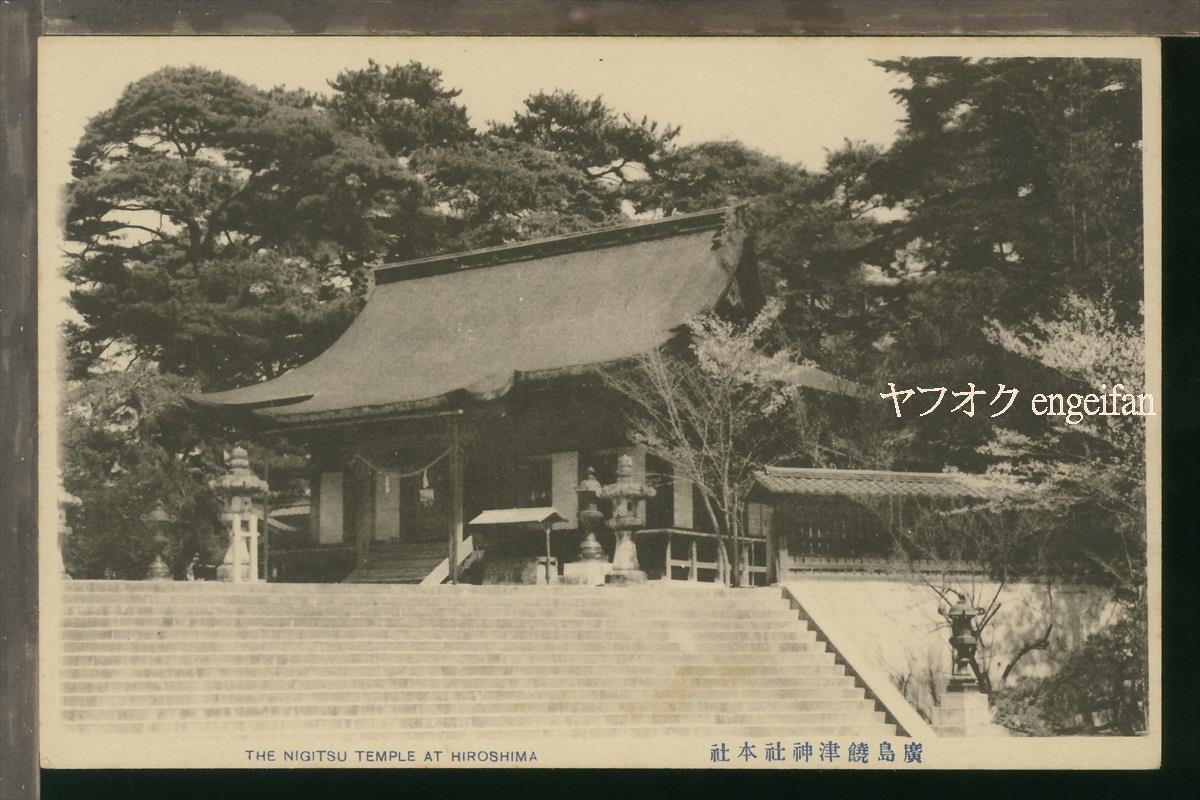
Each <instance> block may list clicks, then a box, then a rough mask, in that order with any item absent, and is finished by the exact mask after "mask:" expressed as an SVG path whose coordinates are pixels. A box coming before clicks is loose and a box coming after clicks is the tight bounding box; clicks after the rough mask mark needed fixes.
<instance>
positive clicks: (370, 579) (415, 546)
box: [345, 542, 446, 583]
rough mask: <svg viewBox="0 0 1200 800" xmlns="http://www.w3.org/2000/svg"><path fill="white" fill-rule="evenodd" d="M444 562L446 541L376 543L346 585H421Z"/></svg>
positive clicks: (349, 577)
mask: <svg viewBox="0 0 1200 800" xmlns="http://www.w3.org/2000/svg"><path fill="white" fill-rule="evenodd" d="M445 560H446V543H445V542H413V543H406V544H395V543H388V544H379V543H375V544H374V545H373V546H372V549H371V552H370V553H369V554H368V555H367V557H366V558H365V559H364V560H363V562H362V563H361V564H359V565H358V566H357V567H356V568H355V569H354V571H353V572H351V573H350V575H349V576H347V578H346V581H345V582H346V583H420V582H421V581H423V580H425V579H426V578H427V577H428V576H429V574H430V573H431V572H433V571H434V570H435V569H436V568H437V567H438V565H440V564H441V563H442V562H443V561H445Z"/></svg>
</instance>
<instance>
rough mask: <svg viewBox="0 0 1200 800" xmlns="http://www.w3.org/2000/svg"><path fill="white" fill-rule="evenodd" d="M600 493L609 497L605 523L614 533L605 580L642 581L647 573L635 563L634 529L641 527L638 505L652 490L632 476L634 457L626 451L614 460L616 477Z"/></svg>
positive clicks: (615, 581) (649, 495)
mask: <svg viewBox="0 0 1200 800" xmlns="http://www.w3.org/2000/svg"><path fill="white" fill-rule="evenodd" d="M600 496H601V497H606V498H608V499H609V500H612V505H613V513H612V519H611V520H609V522H608V525H609V527H610V528H612V529H613V532H614V533H615V534H616V536H617V544H616V547H615V548H614V549H613V560H612V571H611V572H609V574H608V575H607V577H605V579H604V580H605V582H606V583H617V584H622V583H643V582H645V580H646V573H645V572H643V571H642V569H641V565H639V564H638V557H637V545H636V544H635V543H634V541H633V532H634V531H635V530H636V529H637V528H640V527H641V526H642V515H641V514H640V513H639V512H640V506H641V503H642V501H643V500H645V499H646V498H648V497H653V496H654V489H653V488H652V487H650V486H646V485H644V484H641V483H638V482H637V481H635V480H634V479H633V459H632V458H630V457H629V455H628V454H625V455H622V456H621V457H620V458H619V459H617V480H616V482H615V483H610V484H608V485H606V486H603V487H602V488H601V489H600Z"/></svg>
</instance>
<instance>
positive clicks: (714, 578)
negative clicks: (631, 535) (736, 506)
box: [639, 528, 768, 586]
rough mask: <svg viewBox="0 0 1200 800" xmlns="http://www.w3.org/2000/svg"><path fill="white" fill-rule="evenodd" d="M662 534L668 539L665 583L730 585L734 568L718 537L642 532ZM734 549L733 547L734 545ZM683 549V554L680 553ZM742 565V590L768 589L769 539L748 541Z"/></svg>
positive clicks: (678, 530) (742, 552) (742, 546)
mask: <svg viewBox="0 0 1200 800" xmlns="http://www.w3.org/2000/svg"><path fill="white" fill-rule="evenodd" d="M647 533H651V534H654V533H660V534H665V535H666V548H665V550H664V557H663V580H668V581H673V580H680V581H689V582H705V583H723V584H726V585H728V584H729V583H730V576H731V575H732V573H733V567H732V565H731V564H730V563H729V561H728V559H727V557H726V555H725V548H724V547H722V546H721V540H720V538H719V537H718V536H717V535H716V534H715V533H705V532H703V531H690V530H684V529H681V528H660V529H650V530H643V531H639V534H647ZM730 544H731V546H732V543H730ZM680 546H682V549H683V552H682V553H680V552H679V550H680ZM737 547H738V548H739V549H740V550H739V552H740V556H741V557H740V558H739V559H738V564H739V567H740V570H739V571H740V574H741V580H740V581H739V585H741V586H766V585H767V576H768V573H767V542H766V540H765V539H759V538H744V539H741V540H740V541H739V542H738V544H737ZM677 576H678V577H677Z"/></svg>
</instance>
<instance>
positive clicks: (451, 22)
mask: <svg viewBox="0 0 1200 800" xmlns="http://www.w3.org/2000/svg"><path fill="white" fill-rule="evenodd" d="M41 6H42V7H43V8H44V15H45V16H44V18H43V17H41V16H40V15H39V4H38V3H36V2H32V1H29V2H22V0H13V1H11V2H5V3H4V5H3V6H0V25H2V29H0V50H2V53H0V98H2V107H0V115H2V118H0V123H2V130H0V150H2V158H0V163H2V164H3V169H4V175H3V180H2V182H0V192H2V193H0V230H2V233H0V326H2V328H0V373H2V374H0V387H3V388H2V390H0V458H2V459H3V461H2V462H0V599H2V604H0V639H2V649H0V657H2V658H3V665H2V667H3V669H2V672H0V676H2V678H3V680H2V685H0V693H2V697H0V725H2V730H0V800H18V798H24V797H33V796H36V795H35V794H34V792H35V791H36V789H35V788H34V787H35V786H36V782H37V777H38V771H37V768H36V765H37V759H36V753H35V745H36V736H35V731H36V696H37V695H36V633H37V586H36V534H35V531H36V499H35V498H36V494H37V486H36V420H37V413H36V410H37V406H36V372H35V358H36V347H37V342H36V261H35V252H36V248H35V245H36V238H35V237H36V228H35V220H36V210H35V208H36V183H35V182H36V174H35V170H34V165H35V162H36V158H35V157H36V139H35V127H34V124H33V119H34V111H35V105H34V96H33V93H34V87H35V85H36V73H35V71H34V65H35V41H34V37H35V36H36V35H37V33H38V31H39V30H43V31H44V32H45V33H48V34H117V33H120V34H163V33H182V34H231V33H239V34H255V33H258V34H275V33H299V34H320V33H326V34H332V33H340V34H361V33H375V34H392V33H425V34H428V33H445V34H453V33H500V34H513V33H524V34H565V35H578V34H634V33H639V34H679V35H687V34H708V35H712V34H801V33H819V34H827V35H837V34H856V35H881V34H907V33H917V32H924V33H933V34H946V35H984V34H990V33H1045V34H1061V33H1072V34H1089V33H1093V34H1109V35H1115V34H1130V33H1140V34H1154V33H1159V34H1162V33H1174V34H1194V33H1196V32H1197V31H1198V30H1200V1H1196V0H1175V1H1174V2H1172V1H1171V0H1167V1H1166V2H1140V3H1127V2H1106V1H1105V0H1090V1H1088V2H1077V1H1076V0H1061V1H1060V2H1024V1H1023V0H1009V1H1008V2H1005V1H1004V0H1001V1H1000V2H981V1H979V0H976V1H974V2H973V1H972V0H962V1H960V2H937V1H935V0H928V1H926V0H916V1H915V2H905V3H900V2H882V1H881V0H860V1H859V2H847V1H843V2H820V1H819V0H818V1H813V2H760V1H759V0H747V1H746V2H719V1H717V0H697V1H696V2H691V3H679V2H621V1H620V0H615V1H611V2H590V3H587V2H580V3H570V2H557V1H556V0H547V1H546V2H539V1H538V0H494V1H493V2H474V1H472V0H459V2H409V3H390V2H369V1H364V2H360V1H357V0H349V1H348V2H339V3H332V2H323V1H321V0H315V1H314V2H292V1H291V0H262V1H260V2H230V1H228V0H227V1H226V2H221V1H220V0H216V1H215V2H147V1H146V0H127V1H126V2H116V1H110V0H46V2H45V3H44V4H41ZM1198 74H1200V42H1198V41H1197V40H1194V39H1191V40H1183V39H1177V40H1169V41H1166V42H1164V47H1163V82H1164V95H1163V100H1164V102H1163V112H1164V124H1163V128H1164V159H1163V188H1164V195H1165V197H1164V204H1163V232H1164V267H1163V281H1164V286H1163V317H1164V325H1165V335H1164V353H1163V375H1164V391H1163V394H1164V398H1163V399H1162V407H1164V408H1165V409H1166V410H1165V412H1164V414H1163V423H1164V437H1163V441H1164V452H1163V475H1164V480H1163V495H1164V497H1163V499H1164V505H1165V508H1164V517H1163V540H1164V553H1163V559H1162V564H1163V582H1164V595H1163V607H1164V633H1163V639H1162V641H1163V647H1164V668H1165V676H1164V681H1163V691H1164V702H1163V711H1164V739H1165V750H1164V764H1165V765H1166V766H1167V767H1168V768H1169V770H1170V773H1164V774H1160V775H1147V774H1142V775H1137V774H1128V773H1109V774H1101V775H1066V774H1059V775H1054V776H1051V777H1049V778H1047V777H1045V776H1038V775H1032V774H1023V773H1004V774H993V775H991V776H990V777H989V778H988V780H987V781H986V784H987V785H988V788H991V789H992V790H993V791H994V792H996V793H998V794H999V793H1003V794H1005V795H1007V796H1021V795H1020V794H1018V793H1021V792H1028V791H1029V790H1031V789H1038V788H1040V789H1043V790H1044V789H1045V788H1046V786H1045V784H1046V783H1047V782H1048V781H1058V780H1061V781H1063V782H1064V783H1065V782H1066V781H1068V780H1069V781H1070V782H1071V783H1070V785H1071V794H1076V793H1080V794H1087V795H1089V796H1092V797H1105V798H1106V797H1127V796H1130V795H1131V794H1132V793H1133V791H1135V790H1137V789H1139V788H1141V784H1143V783H1146V782H1155V783H1158V784H1160V788H1162V787H1161V784H1163V783H1164V782H1166V781H1168V780H1173V779H1176V778H1178V775H1177V774H1171V773H1173V772H1174V770H1177V769H1181V768H1194V767H1195V765H1196V764H1197V763H1198V762H1200V747H1198V745H1197V736H1196V720H1197V719H1198V718H1200V716H1198V713H1200V712H1198V709H1197V703H1196V695H1197V693H1196V691H1195V686H1194V680H1193V679H1192V678H1191V677H1190V676H1191V675H1193V674H1194V672H1195V669H1196V664H1197V663H1200V648H1198V646H1197V637H1196V626H1195V621H1194V612H1193V609H1194V608H1195V607H1196V603H1197V596H1196V585H1197V581H1196V580H1195V574H1196V573H1195V565H1196V564H1197V563H1198V559H1197V558H1196V556H1197V550H1200V544H1198V543H1197V539H1196V536H1195V528H1196V525H1195V522H1194V520H1195V519H1196V517H1195V515H1194V512H1195V508H1194V506H1195V501H1194V498H1195V495H1196V492H1195V487H1196V486H1200V469H1198V467H1197V463H1196V459H1195V456H1194V452H1195V449H1196V446H1197V444H1198V443H1197V441H1196V440H1197V436H1196V434H1197V430H1198V429H1200V403H1197V402H1196V400H1195V398H1196V397H1197V396H1198V395H1200V374H1198V372H1197V370H1196V369H1195V366H1196V361H1197V355H1196V354H1197V353H1198V352H1200V324H1198V321H1197V317H1198V316H1200V314H1198V312H1200V288H1198V284H1197V279H1196V267H1197V258H1196V256H1197V253H1200V203H1198V200H1200V197H1198V195H1200V163H1198V162H1200V124H1198V120H1200V114H1198V113H1197V102H1196V100H1197V77H1196V76H1197V75H1198ZM40 777H41V783H42V789H43V793H42V796H45V797H50V798H56V797H87V798H110V797H111V798H125V797H130V798H137V797H147V798H149V797H164V796H176V797H202V798H224V797H261V796H291V797H306V798H307V797H326V796H329V797H333V796H337V797H356V796H369V797H374V796H384V797H402V796H404V795H406V794H410V793H415V794H423V793H426V792H428V791H430V790H431V789H434V788H435V787H436V788H437V789H438V790H440V791H441V792H448V793H450V794H458V793H459V792H460V791H463V790H467V792H470V790H472V789H473V790H474V792H470V793H471V794H475V793H480V794H482V793H486V794H487V795H489V796H495V795H503V794H507V793H508V790H513V791H520V792H521V793H522V794H525V795H527V796H549V795H550V794H554V795H558V794H561V793H562V792H563V791H564V790H566V791H569V792H571V793H572V794H587V793H588V791H587V790H588V789H591V790H592V791H593V792H596V791H601V790H603V791H604V792H605V793H606V794H610V795H612V794H616V795H618V796H622V797H624V796H644V795H648V794H654V795H660V796H661V795H662V794H664V793H666V792H669V793H671V794H678V793H679V792H683V791H694V790H695V789H697V788H699V789H707V790H708V791H711V792H714V793H715V792H717V791H722V790H725V791H728V790H730V789H734V790H736V789H737V788H740V789H742V791H745V780H746V777H747V776H746V775H745V773H741V774H739V775H736V776H735V775H733V774H731V773H711V772H705V773H680V772H672V773H660V774H653V775H648V774H645V773H637V772H619V773H617V772H612V773H607V774H605V775H603V776H601V777H600V778H599V779H597V776H595V775H591V776H589V777H587V778H586V780H583V779H581V776H580V775H579V774H578V773H576V772H573V771H558V772H555V773H541V774H538V775H534V774H531V773H529V772H524V771H522V772H517V773H512V772H493V771H489V772H488V773H487V774H486V775H483V774H472V773H460V774H455V775H453V776H451V775H448V774H446V773H420V774H418V773H413V772H399V771H372V772H368V773H356V774H353V775H351V774H350V773H349V772H348V771H343V770H329V771H318V772H302V771H293V772H290V773H286V774H279V773H269V772H265V771H263V772H257V771H254V772H251V771H246V772H237V771H207V772H190V771H184V770H179V771H174V770H171V771H158V772H153V771H145V772H141V771H115V770H114V771H92V772H87V771H43V772H42V773H41V775H40ZM757 777H761V774H760V775H759V776H757ZM774 777H776V778H779V779H781V781H782V782H781V784H780V785H779V787H778V788H779V790H780V791H784V792H787V793H788V794H795V793H796V792H797V791H800V790H801V789H802V790H803V792H804V793H805V794H807V795H809V796H818V797H824V796H837V797H851V796H860V795H865V794H866V793H867V792H870V794H871V795H872V796H878V793H879V791H880V790H881V789H883V788H884V787H880V786H879V785H878V781H879V777H880V776H878V775H870V774H867V773H857V774H848V773H844V772H843V773H842V774H839V775H836V776H832V775H830V774H829V773H825V774H823V775H822V776H821V778H822V779H823V780H830V781H831V782H830V783H829V784H828V785H826V784H824V783H823V782H822V781H815V780H814V778H816V777H817V776H815V775H805V776H799V775H797V774H796V773H794V772H790V771H789V772H787V773H781V774H778V775H776V776H774ZM931 777H935V776H931V775H929V774H927V773H926V774H921V775H920V776H917V775H915V774H910V775H908V776H905V778H904V780H905V781H906V782H907V781H908V780H909V779H912V778H918V779H919V780H921V781H924V780H927V779H929V778H931ZM937 777H941V778H945V777H946V776H944V775H942V776H937ZM893 778H896V779H898V778H899V776H893ZM459 781H461V783H459ZM833 781H836V783H833ZM735 782H736V783H735ZM981 783H984V782H982V781H972V784H973V785H972V786H971V787H970V792H971V794H972V796H977V795H980V794H983V795H986V794H988V793H987V792H986V791H982V792H981V786H980V784H981ZM449 784H456V785H449ZM764 788H765V787H764ZM963 788H966V787H964V786H959V787H957V788H956V787H953V786H945V787H942V789H940V790H939V791H943V792H946V791H948V792H955V793H956V792H959V791H962V789H963ZM1064 788H1065V787H1064ZM887 791H891V787H889V788H888V789H887Z"/></svg>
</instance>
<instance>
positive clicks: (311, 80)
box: [40, 37, 903, 169]
mask: <svg viewBox="0 0 1200 800" xmlns="http://www.w3.org/2000/svg"><path fill="white" fill-rule="evenodd" d="M43 41H44V43H45V44H49V45H56V46H57V45H60V43H61V42H63V41H64V40H63V39H50V40H43ZM828 41H829V40H825V42H824V43H822V42H817V41H811V40H804V41H801V40H794V39H792V40H785V39H765V40H753V41H751V40H746V39H706V40H698V39H662V38H658V39H641V40H614V39H529V38H518V39H513V38H459V37H454V38H437V37H413V38H407V39H402V38H401V39H398V38H391V37H388V38H367V39H358V40H355V39H342V38H338V39H333V40H328V39H321V40H313V39H308V38H303V39H274V38H272V39H265V40H264V39H261V38H257V37H240V38H234V37H231V38H229V39H221V40H213V39H202V38H190V39H182V40H180V39H173V40H170V41H169V42H164V40H163V39H160V38H157V37H148V38H142V39H135V38H131V39H122V40H116V39H85V40H82V41H80V40H72V41H70V42H68V43H67V44H68V45H69V47H62V48H61V49H60V47H54V48H53V49H52V50H51V52H50V53H49V54H47V55H46V56H45V57H44V58H43V60H42V63H41V70H42V74H41V76H40V78H41V82H42V85H43V86H44V87H46V88H48V89H51V90H52V91H54V92H55V94H57V93H58V92H60V91H61V92H63V93H64V94H66V93H67V92H69V94H70V98H71V99H70V102H64V103H57V104H55V105H54V107H52V108H45V107H43V114H44V115H50V116H51V117H52V119H45V116H44V117H43V121H44V122H45V123H50V124H52V125H53V127H54V128H55V129H56V130H58V131H61V132H62V133H63V134H65V135H64V137H63V141H62V142H61V143H60V144H61V146H62V147H64V148H66V149H65V150H64V149H59V148H55V149H56V151H57V152H56V153H55V154H54V157H55V158H57V157H58V156H59V154H61V155H63V156H66V157H69V148H70V147H71V146H73V143H74V141H77V140H78V138H79V134H80V133H82V131H83V127H84V125H85V124H86V123H87V120H88V119H89V118H90V117H92V116H94V115H95V114H97V113H99V112H101V111H103V110H104V109H106V108H108V107H110V106H111V105H112V104H113V103H114V102H115V101H116V99H117V98H118V96H119V95H120V93H121V91H122V90H123V89H124V88H125V87H126V86H127V85H128V84H129V83H131V82H133V81H135V80H137V79H138V78H140V77H142V76H144V75H146V74H148V73H149V72H152V71H153V70H155V69H157V68H158V67H160V66H165V65H175V66H186V65H190V64H195V65H199V66H204V67H209V68H211V69H217V70H221V71H223V72H227V73H229V74H232V75H234V76H236V77H238V78H240V79H242V80H244V81H246V82H248V83H252V84H255V85H257V86H259V87H260V88H264V89H265V88H270V87H271V86H276V85H280V84H283V85H287V86H289V87H293V88H304V89H308V90H311V91H319V92H328V86H327V83H326V81H328V80H329V79H330V78H333V77H334V76H335V75H337V73H338V72H340V71H342V70H344V69H355V68H359V67H362V66H365V65H366V63H367V59H368V58H373V59H375V60H376V61H378V62H381V63H383V64H394V63H405V62H407V61H409V60H414V59H415V60H417V61H420V62H422V63H424V64H426V65H427V66H433V67H436V68H438V69H441V70H442V72H443V78H444V80H445V82H446V84H448V85H449V86H453V87H456V88H459V89H461V90H462V95H461V97H460V98H459V99H460V102H461V103H462V104H463V105H464V106H466V108H467V110H468V112H469V114H470V117H471V122H472V124H474V125H475V126H476V127H483V126H484V125H485V124H486V123H487V122H488V121H489V120H499V121H504V122H508V121H510V120H511V118H512V115H513V112H514V111H516V110H517V109H518V108H519V107H520V105H521V103H522V101H523V100H524V99H525V98H526V97H528V96H529V95H530V94H532V93H534V92H537V91H539V90H551V89H556V88H561V89H567V90H571V91H575V92H577V93H579V94H580V95H582V96H585V97H594V96H596V95H598V94H599V95H603V96H604V98H605V100H606V101H607V102H608V103H609V104H610V105H611V106H613V107H614V108H616V109H617V110H618V111H622V112H627V113H629V114H631V115H634V116H636V117H639V118H640V117H641V116H642V115H647V116H649V117H650V118H651V119H655V120H658V121H659V122H660V123H664V124H666V123H670V124H673V125H679V126H681V127H682V135H681V137H680V141H681V142H683V143H691V142H699V141H707V140H713V139H729V138H732V139H740V140H742V141H743V142H745V143H746V144H748V145H750V146H752V147H756V148H758V149H761V150H763V151H765V152H767V153H769V154H771V155H775V156H779V157H781V158H784V159H786V160H789V161H793V162H799V163H802V164H804V165H805V166H807V167H809V168H811V169H819V168H821V166H822V164H823V162H824V151H825V149H826V148H836V147H838V146H839V145H840V144H841V143H842V141H843V140H844V139H846V138H850V139H864V140H866V141H869V142H872V143H875V144H881V145H886V144H888V143H889V142H891V141H892V139H893V138H894V137H895V133H896V131H897V130H898V128H899V125H900V120H901V118H902V117H903V111H902V110H901V108H900V107H899V106H898V105H897V103H896V102H895V100H894V98H892V97H891V96H890V95H889V90H890V89H892V88H894V87H895V86H897V85H898V82H897V79H896V78H895V77H894V76H890V75H889V74H888V73H886V72H885V71H884V70H882V69H880V68H879V67H876V66H874V65H873V64H871V62H870V60H869V56H868V54H867V53H866V52H862V51H861V49H860V48H854V49H852V50H851V51H850V52H845V50H844V49H838V48H832V47H830V46H829V44H828ZM164 45H166V46H164ZM56 51H57V52H56ZM47 155H50V154H49V153H48V154H47ZM46 166H52V165H49V164H48V165H46Z"/></svg>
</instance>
